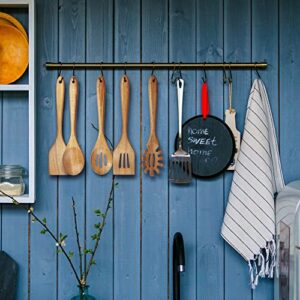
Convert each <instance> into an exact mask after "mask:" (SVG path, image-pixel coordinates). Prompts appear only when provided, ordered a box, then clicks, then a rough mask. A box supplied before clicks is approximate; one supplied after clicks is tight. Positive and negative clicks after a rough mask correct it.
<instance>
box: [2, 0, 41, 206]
mask: <svg viewBox="0 0 300 300" xmlns="http://www.w3.org/2000/svg"><path fill="white" fill-rule="evenodd" d="M0 7H28V25H29V26H28V37H29V66H28V68H29V72H28V84H10V85H0V91H28V113H29V118H28V119H29V126H28V129H29V136H28V139H29V151H28V153H29V157H28V177H29V178H28V183H29V184H28V185H29V187H28V188H29V194H27V195H23V196H20V197H16V199H17V201H18V202H19V203H34V202H35V0H0ZM0 203H12V201H11V199H10V198H8V197H0Z"/></svg>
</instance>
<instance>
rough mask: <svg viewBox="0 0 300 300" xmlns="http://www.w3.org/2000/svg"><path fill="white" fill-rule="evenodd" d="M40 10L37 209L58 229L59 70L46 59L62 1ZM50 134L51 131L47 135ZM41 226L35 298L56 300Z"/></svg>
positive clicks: (35, 244) (34, 246) (51, 56)
mask: <svg viewBox="0 0 300 300" xmlns="http://www.w3.org/2000/svg"><path fill="white" fill-rule="evenodd" d="M36 9H37V13H36V15H37V20H36V24H37V33H36V34H37V37H36V42H37V44H36V47H37V49H38V51H37V56H36V64H37V69H36V71H37V73H36V76H37V77H36V80H37V82H38V83H39V84H38V85H37V87H38V88H37V91H36V97H37V98H36V103H37V109H36V114H37V119H36V122H37V127H36V128H37V130H36V142H37V151H36V153H37V156H36V166H37V169H36V176H37V177H36V182H37V184H36V203H35V204H34V209H35V212H36V213H37V214H38V215H39V216H41V217H42V218H43V217H45V218H46V219H47V222H48V224H49V226H50V227H51V228H53V229H54V231H56V217H57V211H56V208H57V206H56V197H57V177H50V176H49V175H48V151H49V149H50V147H51V145H52V143H53V142H54V140H55V136H56V122H55V120H56V99H55V97H56V95H55V84H56V76H57V74H56V72H49V71H46V70H45V69H44V67H43V64H44V62H45V61H48V60H57V59H58V1H53V0H46V1H45V0H39V1H37V2H36ZM45 37H47V38H45ZM45 133H47V134H45ZM40 231H41V226H40V225H39V224H37V223H34V224H32V225H31V237H30V243H31V252H30V261H31V270H30V282H31V286H30V291H31V293H30V297H31V299H45V300H47V299H49V300H53V299H56V288H57V286H56V263H57V259H56V248H55V245H54V242H53V241H52V240H51V239H50V237H49V236H47V235H46V236H45V235H42V234H40Z"/></svg>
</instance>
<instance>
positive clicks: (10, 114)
mask: <svg viewBox="0 0 300 300" xmlns="http://www.w3.org/2000/svg"><path fill="white" fill-rule="evenodd" d="M36 2H37V5H36V8H37V23H36V25H37V52H36V55H37V81H36V83H37V98H36V103H37V109H36V118H37V132H36V134H37V151H36V152H37V158H36V159H37V199H36V204H35V205H34V207H35V211H36V213H37V214H39V215H40V216H45V217H46V218H47V220H48V223H49V225H50V226H51V227H52V228H54V230H55V231H57V232H60V231H62V232H68V233H69V238H68V241H67V249H74V248H75V247H76V246H75V240H74V235H72V234H70V233H71V232H73V226H72V215H71V197H72V196H74V198H75V199H76V201H77V206H78V210H79V215H80V222H79V223H80V227H81V236H82V238H86V243H87V245H89V243H90V241H89V239H88V237H89V236H90V235H91V233H92V232H93V224H94V222H95V220H94V216H93V210H94V209H95V208H98V207H100V208H104V207H105V204H106V195H107V193H108V192H109V183H110V176H105V177H101V178H100V177H98V176H97V175H95V174H94V173H93V172H92V171H91V167H90V164H89V163H88V164H87V166H86V169H85V170H84V172H83V173H82V174H81V175H80V176H78V177H74V178H71V177H61V178H56V177H49V176H48V174H47V162H48V150H49V147H50V146H51V144H52V142H53V141H54V137H55V131H56V128H55V82H56V76H57V73H56V72H51V71H46V70H45V69H44V67H43V64H44V63H45V62H46V61H59V60H61V61H68V62H73V61H89V62H101V61H116V62H119V61H120V62H125V61H128V62H131V61H135V62H138V61H147V62H151V61H169V62H172V61H176V62H179V61H185V62H195V61H207V62H222V61H224V60H225V61H232V62H235V61H262V60H267V61H268V63H269V64H270V66H269V67H268V69H267V70H265V71H261V76H262V78H263V80H264V81H265V83H266V86H267V88H268V92H269V96H270V101H271V105H272V110H273V114H274V119H275V123H276V129H277V132H278V137H279V141H280V151H281V155H282V163H283V169H284V175H285V178H286V180H287V181H291V180H294V179H296V178H299V177H300V169H299V167H298V166H299V164H300V151H299V150H298V147H299V146H300V142H299V141H300V130H299V128H300V124H299V115H300V102H299V99H298V98H299V92H300V90H299V87H300V68H299V64H300V61H299V57H300V39H299V32H300V19H299V14H300V2H299V1H297V0H295V1H293V0H285V1H283V0H281V1H280V0H223V1H220V0H185V1H181V0H143V1H139V0H114V1H112V0H37V1H36ZM13 13H14V14H15V15H16V16H17V17H18V18H20V19H21V20H22V22H23V23H24V24H25V26H27V21H28V20H27V19H26V15H25V14H24V11H23V10H21V11H18V10H16V11H13ZM127 73H128V75H129V78H130V82H131V106H130V122H129V134H130V137H131V141H132V144H133V147H134V149H135V151H136V161H137V163H138V162H139V160H140V158H141V155H142V153H143V150H144V148H145V143H146V141H147V137H148V134H149V113H148V98H147V97H148V96H147V95H148V91H147V82H148V77H149V75H150V71H143V72H140V71H137V70H136V71H128V72H127ZM98 74H99V71H86V72H85V71H78V72H76V75H77V76H78V77H79V82H80V99H79V110H78V135H79V142H80V144H81V146H82V149H83V150H84V152H85V153H86V158H87V161H89V156H90V153H91V150H92V147H93V145H94V142H95V140H96V135H97V132H96V131H95V130H94V129H93V127H92V126H91V123H93V124H97V114H96V90H95V84H96V78H97V76H98ZM121 75H122V71H116V72H112V71H105V77H106V83H107V109H106V117H107V118H106V131H107V136H108V137H109V138H110V139H111V140H112V141H113V142H114V143H117V142H118V139H119V137H120V128H121V121H120V120H121V116H120V90H119V82H120V77H121ZM156 75H157V77H158V81H159V107H158V136H159V139H160V142H161V147H162V150H163V153H164V157H165V162H166V161H167V156H168V154H169V153H170V152H172V151H173V145H174V137H175V134H176V132H177V103H176V91H175V87H174V86H172V85H171V84H170V75H171V73H170V72H168V71H157V72H156ZM63 76H64V77H65V80H66V81H67V82H68V81H69V78H70V76H71V72H69V71H65V72H63ZM201 76H202V72H201V71H184V72H183V77H184V79H185V81H186V88H185V95H184V98H185V104H184V119H185V120H186V119H187V118H189V117H191V116H193V115H195V114H198V113H200V87H201ZM207 76H208V81H209V89H210V99H211V111H212V113H213V114H214V115H217V116H219V117H223V113H224V110H225V109H226V108H227V106H228V101H227V92H228V91H227V87H225V86H224V85H223V74H222V71H209V72H208V74H207ZM255 76H256V75H255V72H251V71H247V70H246V71H245V70H244V71H234V72H233V97H234V106H235V108H236V110H237V113H238V115H237V125H238V128H239V129H240V130H242V129H243V121H244V117H245V108H246V103H247V99H248V93H249V90H250V87H251V82H252V80H253V78H255ZM25 78H26V76H25ZM67 99H68V97H66V108H65V116H64V117H65V118H64V120H65V123H64V125H65V126H64V134H65V139H66V140H67V139H68V136H69V131H70V128H69V105H68V101H67ZM0 103H1V105H0V115H1V122H0V129H1V130H0V142H1V147H0V155H1V162H2V163H19V164H22V165H24V166H27V165H28V159H27V157H28V150H27V149H28V141H27V139H26V136H27V134H28V126H27V124H28V119H27V118H28V117H27V115H28V105H27V103H26V93H1V94H0ZM231 179H232V174H230V173H226V174H224V175H221V176H219V177H216V178H213V179H210V180H205V181H204V180H197V181H196V180H194V182H193V184H192V185H190V186H184V187H178V186H174V185H170V184H169V183H168V175H167V169H166V168H165V169H164V170H163V171H162V173H161V175H160V176H159V177H157V178H154V179H152V178H149V177H148V176H145V175H144V174H143V172H142V170H141V168H140V167H139V164H137V168H136V175H135V176H134V177H130V178H129V177H123V178H118V182H119V188H118V189H117V190H116V192H115V200H114V205H113V209H112V211H111V212H110V215H109V218H108V222H107V226H106V227H105V231H104V235H103V240H102V242H101V247H100V251H99V252H98V254H97V256H96V261H97V265H96V266H95V267H94V269H93V270H92V272H91V277H90V279H89V284H90V286H91V288H90V291H91V293H92V294H93V295H95V296H96V297H97V299H100V300H104V299H105V300H111V299H115V300H138V299H143V300H152V299H155V300H159V299H162V300H165V299H169V298H170V299H172V288H171V287H172V280H171V278H172V277H171V275H170V274H171V263H170V258H171V255H170V253H171V245H172V237H173V234H174V233H175V232H176V231H181V232H182V234H183V236H184V240H185V248H186V272H185V274H184V275H183V278H182V299H185V300H193V299H197V300H200V299H203V300H223V299H224V300H240V299H243V300H273V299H274V295H273V283H272V281H271V280H262V281H261V283H260V284H259V286H258V288H257V289H256V290H255V291H253V292H252V291H251V290H250V288H249V284H248V281H249V278H248V269H247V264H246V263H245V262H244V261H243V259H242V258H241V257H240V256H239V255H238V254H237V253H236V252H235V251H233V250H232V249H231V248H230V247H229V246H228V245H226V244H225V243H224V242H223V240H222V239H221V237H220V226H221V223H222V218H223V212H224V208H225V206H226V201H227V195H228V191H229V189H230V185H231ZM0 233H1V235H0V246H1V249H3V250H5V251H7V252H8V253H9V254H10V255H11V256H12V257H13V258H14V259H15V260H16V261H17V262H18V264H19V284H18V299H20V300H21V299H22V300H23V299H32V300H40V299H43V300H47V299H49V300H53V299H59V300H62V299H63V300H65V299H70V297H71V296H72V295H73V294H74V293H76V290H77V288H76V283H75V281H74V278H73V274H72V272H71V270H70V268H69V267H68V265H67V263H66V261H65V259H64V258H63V257H62V256H60V255H57V254H56V249H55V245H54V243H53V242H52V241H51V240H50V239H48V238H47V237H45V236H43V235H41V234H40V227H39V225H38V224H31V222H30V220H29V218H28V216H27V215H26V213H24V211H23V210H21V209H18V208H15V207H11V206H9V205H2V206H1V213H0ZM72 236H73V237H72ZM74 260H75V261H76V260H77V259H76V258H74Z"/></svg>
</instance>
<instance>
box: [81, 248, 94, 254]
mask: <svg viewBox="0 0 300 300" xmlns="http://www.w3.org/2000/svg"><path fill="white" fill-rule="evenodd" d="M83 253H84V254H93V250H92V249H84V250H83Z"/></svg>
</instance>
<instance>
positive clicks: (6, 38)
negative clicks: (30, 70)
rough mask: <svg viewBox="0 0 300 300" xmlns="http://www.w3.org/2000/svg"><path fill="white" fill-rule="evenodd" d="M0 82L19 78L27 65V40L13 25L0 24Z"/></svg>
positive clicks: (3, 82)
mask: <svg viewBox="0 0 300 300" xmlns="http://www.w3.org/2000/svg"><path fill="white" fill-rule="evenodd" d="M0 36H1V38H0V84H9V83H12V82H14V81H16V80H17V79H19V78H20V77H21V76H22V75H23V74H24V72H25V71H26V69H27V67H28V41H27V40H26V38H25V37H24V35H23V34H22V33H21V32H20V31H19V30H18V29H17V28H16V27H13V26H9V25H4V24H0Z"/></svg>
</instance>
